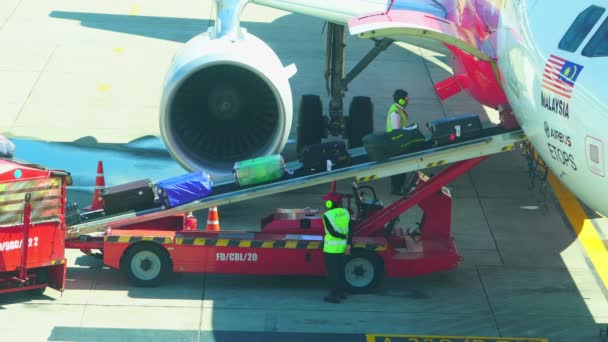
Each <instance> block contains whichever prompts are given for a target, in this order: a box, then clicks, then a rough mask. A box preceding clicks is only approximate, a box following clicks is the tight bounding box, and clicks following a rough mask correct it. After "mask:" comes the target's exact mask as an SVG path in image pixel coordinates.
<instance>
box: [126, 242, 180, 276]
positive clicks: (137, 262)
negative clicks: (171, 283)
mask: <svg viewBox="0 0 608 342" xmlns="http://www.w3.org/2000/svg"><path fill="white" fill-rule="evenodd" d="M120 269H121V270H122V271H124V272H125V273H126V274H127V277H128V279H129V282H131V283H132V284H134V285H136V286H140V287H153V286H157V285H159V284H160V283H161V282H162V281H163V280H165V278H166V277H167V275H169V273H171V260H170V259H169V255H168V253H167V251H166V250H165V249H164V248H163V247H161V246H159V245H156V244H154V243H138V244H135V245H133V246H131V247H129V249H127V250H126V251H125V253H124V255H123V257H122V260H121V266H120Z"/></svg>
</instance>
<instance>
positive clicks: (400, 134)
mask: <svg viewBox="0 0 608 342" xmlns="http://www.w3.org/2000/svg"><path fill="white" fill-rule="evenodd" d="M425 145H426V140H425V138H424V135H423V134H422V132H420V129H418V126H415V127H412V128H409V129H394V130H392V131H391V132H388V133H373V134H369V135H366V136H365V137H363V146H364V147H365V150H366V151H367V155H368V157H369V159H370V160H373V161H381V160H386V159H388V158H392V157H395V156H399V155H403V154H407V153H410V152H414V151H419V150H421V149H422V148H424V146H425Z"/></svg>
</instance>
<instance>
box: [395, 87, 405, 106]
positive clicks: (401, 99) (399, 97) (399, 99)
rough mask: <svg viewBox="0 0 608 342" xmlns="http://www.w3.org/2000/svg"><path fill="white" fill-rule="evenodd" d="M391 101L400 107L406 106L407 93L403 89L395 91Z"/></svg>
mask: <svg viewBox="0 0 608 342" xmlns="http://www.w3.org/2000/svg"><path fill="white" fill-rule="evenodd" d="M393 100H394V101H395V102H396V103H398V104H399V105H400V106H402V107H405V106H407V91H405V90H403V89H397V90H395V92H394V93H393Z"/></svg>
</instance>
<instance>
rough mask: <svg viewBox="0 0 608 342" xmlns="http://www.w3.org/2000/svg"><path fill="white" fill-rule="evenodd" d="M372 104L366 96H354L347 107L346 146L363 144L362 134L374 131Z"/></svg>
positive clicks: (351, 146) (353, 146)
mask: <svg viewBox="0 0 608 342" xmlns="http://www.w3.org/2000/svg"><path fill="white" fill-rule="evenodd" d="M373 116H374V105H373V104H372V100H371V99H370V98H369V97H367V96H355V97H353V99H352V101H351V102H350V107H349V108H348V119H347V122H348V124H347V126H346V139H348V148H355V147H360V146H362V145H363V142H362V139H363V137H364V136H366V135H368V134H370V133H372V132H373V131H374V117H373Z"/></svg>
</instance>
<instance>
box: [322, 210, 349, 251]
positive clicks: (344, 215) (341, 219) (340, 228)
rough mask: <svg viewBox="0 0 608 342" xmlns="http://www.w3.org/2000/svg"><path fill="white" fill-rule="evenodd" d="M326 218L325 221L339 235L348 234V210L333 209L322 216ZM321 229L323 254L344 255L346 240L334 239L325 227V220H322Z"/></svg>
mask: <svg viewBox="0 0 608 342" xmlns="http://www.w3.org/2000/svg"><path fill="white" fill-rule="evenodd" d="M323 216H324V217H327V220H328V221H329V222H330V223H331V226H332V227H333V228H334V230H335V231H337V232H338V233H340V234H344V235H347V234H348V222H349V221H350V214H349V213H348V210H346V209H344V208H335V209H332V210H330V211H326V212H325V213H324V214H323ZM323 227H324V228H325V239H324V241H323V252H325V253H331V254H339V253H344V252H345V251H346V241H347V240H346V239H341V238H338V237H335V236H333V235H331V234H330V233H329V231H327V227H326V226H325V220H323Z"/></svg>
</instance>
